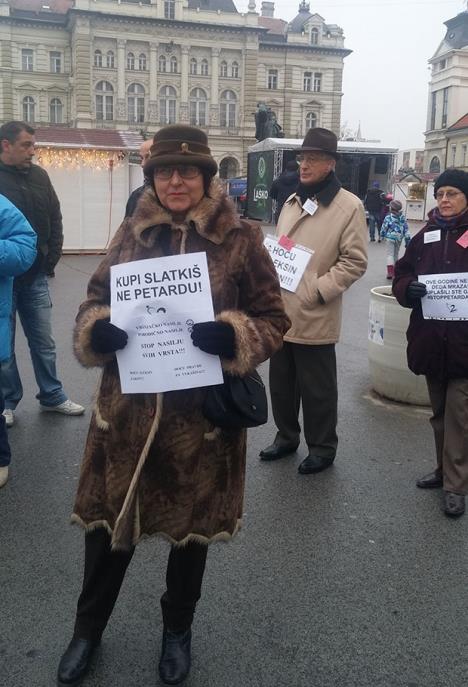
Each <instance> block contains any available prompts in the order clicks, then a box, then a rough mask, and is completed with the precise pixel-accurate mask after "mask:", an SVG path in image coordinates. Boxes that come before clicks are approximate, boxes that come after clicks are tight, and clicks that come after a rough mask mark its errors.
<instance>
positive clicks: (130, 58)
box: [127, 52, 135, 71]
mask: <svg viewBox="0 0 468 687" xmlns="http://www.w3.org/2000/svg"><path fill="white" fill-rule="evenodd" d="M127 69H130V70H131V71H132V70H133V69H135V55H134V54H133V53H132V52H129V53H128V55H127Z"/></svg>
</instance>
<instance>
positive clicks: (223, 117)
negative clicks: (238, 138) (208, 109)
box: [219, 91, 237, 128]
mask: <svg viewBox="0 0 468 687" xmlns="http://www.w3.org/2000/svg"><path fill="white" fill-rule="evenodd" d="M219 115H220V116H219V119H220V124H221V126H223V127H225V128H229V127H235V126H236V121H237V96H236V94H235V93H234V91H223V92H222V93H221V100H220V110H219Z"/></svg>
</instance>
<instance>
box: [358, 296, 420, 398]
mask: <svg viewBox="0 0 468 687" xmlns="http://www.w3.org/2000/svg"><path fill="white" fill-rule="evenodd" d="M410 312H411V311H410V309H409V308H402V307H401V305H400V304H399V303H398V302H397V300H396V298H395V296H392V293H391V286H376V287H374V288H373V289H371V294H370V305H369V337H368V338H369V343H368V351H369V369H370V376H371V385H372V388H373V389H374V390H375V391H376V392H377V393H378V394H380V395H381V396H385V397H386V398H390V399H392V400H393V401H401V402H403V403H412V404H414V405H421V406H426V405H430V403H429V394H428V391H427V387H426V379H425V377H424V376H423V375H415V374H413V373H412V372H411V371H410V370H409V369H408V363H407V360H406V330H407V328H408V322H409V316H410Z"/></svg>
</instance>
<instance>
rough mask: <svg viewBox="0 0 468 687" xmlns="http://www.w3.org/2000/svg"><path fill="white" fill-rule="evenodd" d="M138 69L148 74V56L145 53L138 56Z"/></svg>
mask: <svg viewBox="0 0 468 687" xmlns="http://www.w3.org/2000/svg"><path fill="white" fill-rule="evenodd" d="M138 69H139V70H140V72H146V55H145V53H144V52H141V53H140V54H139V55H138Z"/></svg>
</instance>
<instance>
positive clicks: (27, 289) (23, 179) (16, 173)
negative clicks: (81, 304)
mask: <svg viewBox="0 0 468 687" xmlns="http://www.w3.org/2000/svg"><path fill="white" fill-rule="evenodd" d="M34 145H35V139H34V129H33V128H32V127H30V126H29V124H25V122H16V121H13V122H8V123H7V124H4V125H3V126H2V127H0V189H1V191H2V193H3V194H4V195H5V196H6V197H7V198H8V199H9V200H10V201H11V202H12V203H13V205H15V206H16V207H17V208H18V209H19V210H20V211H21V212H22V213H23V215H24V216H25V217H26V219H27V220H28V221H29V223H30V225H31V226H32V228H33V229H34V231H35V233H36V235H37V257H36V260H35V261H34V264H33V265H32V266H31V267H30V269H29V270H28V271H27V272H26V273H25V274H23V275H22V276H21V277H16V279H15V281H14V285H13V307H12V327H11V356H10V358H9V359H8V360H7V361H6V362H3V363H2V365H1V375H0V386H1V388H2V393H3V397H4V400H5V410H4V411H3V415H4V417H5V420H6V424H7V426H8V427H11V425H12V424H13V422H14V410H15V408H16V406H17V405H18V403H19V402H20V401H21V399H22V397H23V385H22V383H21V378H20V375H19V371H18V367H17V364H16V356H15V328H16V313H17V312H18V314H19V316H20V320H21V324H22V326H23V330H24V333H25V336H26V338H27V340H28V346H29V352H30V354H31V361H32V364H33V368H34V375H35V377H36V382H37V385H38V387H39V393H38V394H37V396H36V398H37V399H38V400H39V403H40V408H41V410H44V411H54V412H57V413H62V414H64V415H82V413H84V410H85V409H84V408H83V406H81V405H79V404H78V403H73V401H70V399H68V398H67V395H66V394H65V391H64V390H63V387H62V383H61V381H60V380H59V379H58V377H57V371H56V349H55V341H54V339H53V337H52V322H51V315H52V302H51V299H50V294H49V286H48V283H47V276H46V275H47V273H48V272H50V271H51V270H52V271H53V269H54V267H55V265H56V264H57V262H58V261H59V259H60V256H61V254H62V243H63V227H62V215H61V212H60V204H59V201H58V198H57V195H56V193H55V191H54V188H53V186H52V184H51V181H50V179H49V176H48V174H47V172H46V171H45V170H44V169H42V167H39V166H38V165H34V164H33V162H32V159H33V157H34Z"/></svg>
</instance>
